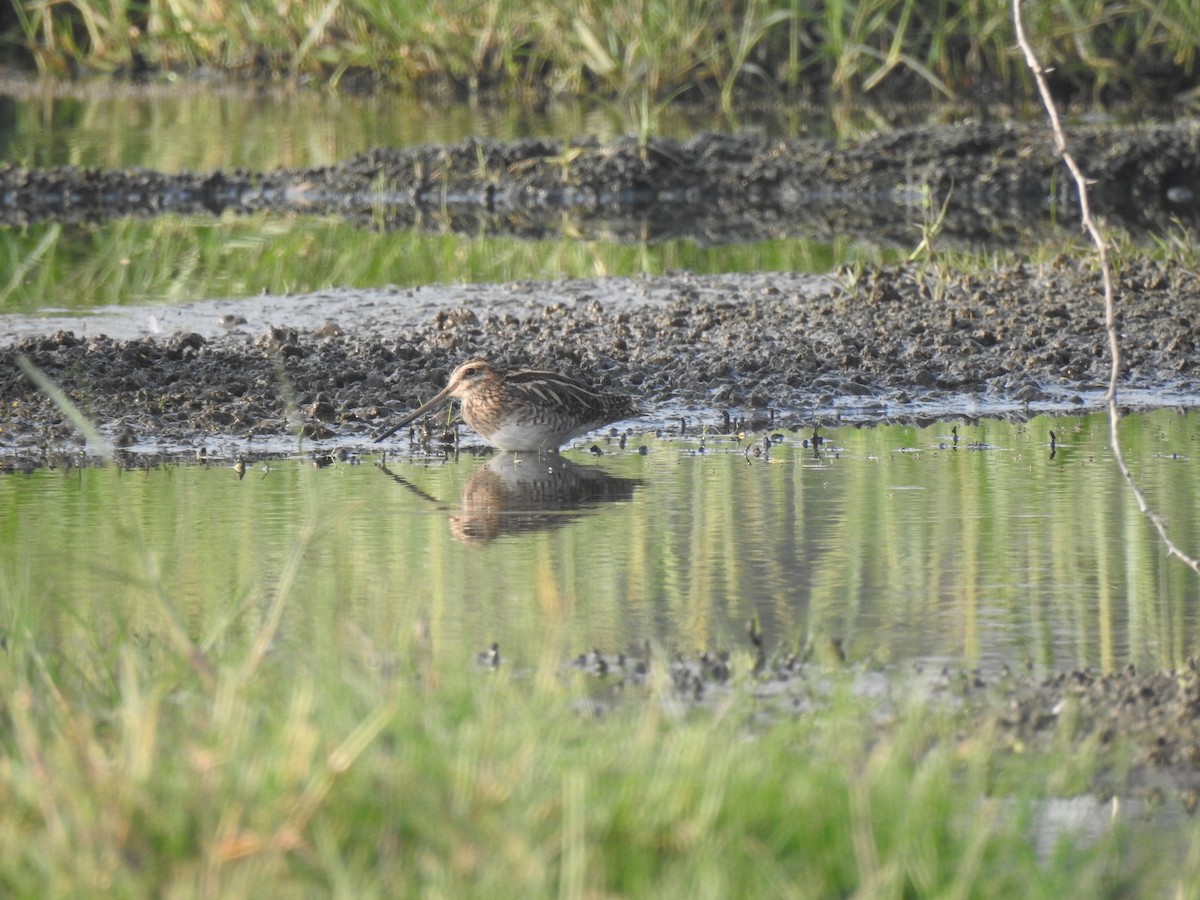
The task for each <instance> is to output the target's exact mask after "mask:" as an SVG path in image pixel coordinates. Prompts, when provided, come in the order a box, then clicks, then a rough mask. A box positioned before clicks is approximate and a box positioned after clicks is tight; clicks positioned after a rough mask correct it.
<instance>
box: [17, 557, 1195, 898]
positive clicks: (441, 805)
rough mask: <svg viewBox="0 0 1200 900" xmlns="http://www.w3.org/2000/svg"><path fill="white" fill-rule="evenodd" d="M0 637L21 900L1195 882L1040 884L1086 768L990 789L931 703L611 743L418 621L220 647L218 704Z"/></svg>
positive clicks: (710, 713) (1104, 877) (1098, 877)
mask: <svg viewBox="0 0 1200 900" xmlns="http://www.w3.org/2000/svg"><path fill="white" fill-rule="evenodd" d="M298 549H299V550H300V551H301V552H302V551H303V548H302V547H298ZM128 576H129V579H130V582H129V584H130V588H131V590H133V591H138V590H145V591H154V590H157V589H158V588H160V587H161V585H156V584H155V583H154V576H153V573H150V572H145V571H143V572H138V573H133V572H130V573H128ZM281 587H283V586H282V585H281ZM276 600H279V601H281V602H282V603H283V604H286V605H304V604H307V603H310V602H313V601H314V600H315V601H316V602H317V604H318V605H325V604H326V603H328V602H330V600H329V598H312V597H306V596H303V595H294V596H293V595H291V594H288V593H281V594H280V595H277V597H276ZM24 601H25V602H27V603H31V602H34V598H24ZM10 621H11V620H10ZM12 624H13V626H15V627H14V628H13V630H12V632H11V633H10V634H9V636H8V652H7V654H6V655H5V656H4V657H3V665H2V666H0V703H2V704H3V710H4V718H5V728H4V730H3V733H2V735H0V748H2V749H3V756H2V759H0V798H2V800H3V804H2V806H0V852H2V853H3V855H4V859H5V865H4V867H3V870H2V871H0V889H2V890H3V891H4V893H6V894H8V895H12V896H32V895H38V896H80V895H88V894H93V893H95V892H96V891H98V890H103V891H105V892H111V893H115V894H117V895H154V894H161V893H164V892H165V893H169V894H171V895H172V896H191V895H193V894H202V895H206V896H214V895H215V896H245V895H248V894H251V893H256V892H260V891H267V892H268V893H269V894H271V895H272V896H280V895H293V896H294V895H298V894H301V893H314V892H320V893H323V894H337V895H342V896H370V895H387V896H399V895H408V894H414V893H417V892H418V891H420V892H425V893H432V894H434V895H441V896H484V895H489V894H490V895H495V894H496V893H497V892H500V893H502V894H504V895H508V894H511V893H514V892H515V893H518V894H520V895H521V896H550V895H553V894H558V895H560V896H576V897H578V896H589V895H613V894H617V895H626V896H665V897H671V896H681V897H682V896H687V897H697V896H712V897H728V896H805V897H821V896H848V895H850V894H852V893H855V892H860V893H862V894H864V895H867V896H980V897H989V896H994V897H1011V896H1047V897H1048V896H1092V897H1103V896H1120V895H1128V894H1129V893H1130V892H1131V891H1135V890H1138V891H1140V890H1141V889H1142V888H1145V887H1146V886H1147V884H1153V885H1157V886H1160V887H1162V886H1165V885H1166V884H1167V883H1170V882H1172V881H1173V880H1174V879H1176V878H1181V879H1183V883H1188V882H1189V881H1191V880H1192V879H1194V876H1195V873H1194V872H1180V871H1179V868H1178V866H1179V863H1178V860H1171V859H1169V858H1168V856H1167V855H1164V854H1157V853H1155V854H1137V856H1138V857H1139V858H1140V859H1142V860H1143V863H1142V864H1140V865H1138V866H1132V865H1131V864H1130V861H1129V853H1130V849H1129V847H1130V845H1129V843H1128V842H1129V841H1130V840H1131V838H1132V837H1134V836H1131V835H1129V834H1128V833H1126V832H1125V830H1124V829H1123V828H1122V827H1113V828H1112V829H1110V830H1108V831H1107V833H1105V834H1104V835H1103V836H1101V837H1100V838H1098V839H1097V840H1096V841H1095V843H1090V844H1081V845H1076V844H1075V842H1074V841H1073V839H1072V838H1071V837H1069V836H1068V837H1064V838H1063V839H1062V840H1061V841H1060V842H1059V843H1058V845H1057V847H1056V848H1055V849H1054V850H1053V851H1052V852H1051V853H1050V854H1049V855H1048V856H1049V858H1048V859H1039V856H1038V854H1037V853H1036V852H1035V842H1034V837H1033V834H1032V830H1033V826H1032V820H1031V815H1032V814H1033V809H1034V805H1035V800H1036V798H1038V797H1043V796H1047V795H1050V794H1053V793H1058V792H1061V791H1063V790H1065V791H1067V792H1071V791H1073V790H1079V789H1080V787H1081V786H1082V785H1085V784H1086V783H1087V776H1088V772H1089V771H1090V767H1091V766H1092V763H1090V762H1089V761H1088V760H1087V759H1072V758H1070V757H1069V756H1066V755H1064V756H1063V757H1062V758H1059V759H1031V758H1029V757H1028V755H1027V756H1026V757H1025V758H1022V759H1021V760H1020V765H1021V771H1020V775H1019V776H1017V775H1016V774H1013V775H1011V776H1008V777H1004V776H1002V775H998V773H1000V772H1001V771H1002V768H1003V767H1002V765H1001V763H1002V754H1001V753H998V752H997V751H996V750H994V749H993V747H992V746H991V745H990V742H989V736H988V735H987V734H976V735H973V736H972V740H970V741H968V742H965V743H964V742H960V737H959V735H958V733H957V731H956V728H958V727H961V723H956V721H955V717H954V715H953V714H951V713H949V712H947V711H946V710H944V709H943V710H938V709H930V708H922V707H921V706H920V705H918V704H916V703H911V704H909V705H907V706H903V707H902V708H901V709H900V710H899V713H898V714H897V715H896V716H895V717H893V718H891V719H890V720H889V722H888V724H886V725H880V724H879V722H880V720H879V718H878V710H877V703H878V701H864V700H861V699H859V698H856V697H855V696H854V694H853V693H852V692H851V691H850V690H849V679H844V680H843V679H841V678H840V676H837V675H834V676H833V685H834V686H833V689H832V699H831V700H830V702H829V705H828V707H827V708H824V709H820V710H818V711H815V712H811V713H808V714H805V715H799V716H796V717H792V716H790V715H780V716H771V715H768V716H767V717H766V718H763V717H762V716H760V715H758V712H759V710H758V708H757V706H756V702H755V700H754V699H753V698H752V696H751V695H750V693H749V687H750V685H749V683H748V682H746V681H743V682H742V684H741V687H739V688H738V689H736V690H735V692H734V693H733V695H731V697H730V698H729V700H728V701H727V702H723V703H720V704H719V705H718V706H717V707H716V708H714V709H703V710H690V711H689V710H688V709H687V708H686V707H684V706H683V705H682V704H681V703H680V701H679V700H678V699H677V698H676V697H674V696H673V694H672V688H671V687H670V685H669V681H668V680H667V679H666V678H665V676H660V677H659V678H657V679H652V684H651V686H650V687H648V688H646V689H630V690H631V691H632V692H633V695H632V696H628V697H627V698H626V700H625V701H624V702H623V703H622V704H621V705H620V706H619V707H618V708H617V709H616V710H615V711H614V712H612V713H610V714H609V715H608V716H607V717H605V718H596V717H595V716H594V715H592V714H591V713H590V712H588V710H590V708H591V704H590V701H589V699H588V691H589V688H590V687H591V685H589V684H587V683H586V682H588V681H592V680H593V679H592V678H591V676H583V675H580V676H578V679H579V680H578V681H572V680H570V679H566V678H563V677H560V676H558V675H557V674H555V672H554V671H553V669H550V670H549V671H548V672H539V673H538V674H536V675H534V677H532V678H519V677H513V675H512V674H511V673H510V672H509V671H508V670H507V668H506V667H504V666H502V668H501V670H500V671H498V672H495V673H490V672H484V671H472V669H473V666H472V665H471V663H470V662H469V661H465V660H461V659H455V660H446V659H441V658H438V657H437V656H436V655H435V654H433V653H432V652H431V651H430V649H429V646H428V645H427V644H426V643H425V642H424V641H423V640H422V637H421V633H420V629H419V627H416V626H417V625H418V623H417V622H416V621H415V620H413V621H410V623H409V624H410V626H413V627H408V628H400V629H398V631H397V634H394V635H382V634H381V635H374V636H370V637H368V636H365V635H364V636H363V640H364V641H365V642H368V643H370V644H371V648H370V650H371V652H370V653H367V654H363V655H362V657H361V658H355V657H354V656H353V655H352V654H343V655H342V656H341V657H337V656H336V655H333V660H332V661H331V659H330V655H327V654H324V653H318V654H316V655H315V656H314V657H313V658H310V659H298V658H294V657H288V658H274V657H273V656H271V655H267V656H265V657H259V656H257V655H256V649H257V648H258V647H259V646H260V644H261V641H260V640H259V639H260V638H263V637H265V638H266V640H267V642H269V641H270V637H271V635H270V629H271V624H270V616H268V617H267V621H266V622H265V623H264V624H263V625H262V626H261V630H260V632H259V633H258V634H256V635H252V636H251V637H250V639H248V640H247V641H246V643H245V644H243V643H241V642H239V641H236V640H230V639H226V638H223V637H218V638H217V639H216V640H215V641H212V642H211V643H210V644H208V645H207V650H208V654H209V656H208V659H209V660H210V661H211V672H212V677H211V679H206V678H202V677H200V676H199V675H198V674H197V672H196V670H195V669H194V668H192V667H190V666H189V665H188V664H187V662H186V661H185V659H184V657H183V655H181V654H177V653H176V652H175V651H173V650H172V649H171V648H170V647H169V646H167V645H166V643H167V642H163V641H160V640H158V639H156V637H155V636H154V633H153V632H151V633H137V632H129V633H124V634H117V635H111V636H109V638H108V639H106V640H103V641H101V640H97V641H96V642H94V643H93V644H91V645H87V646H79V647H75V648H73V649H72V650H71V651H70V652H69V653H56V652H51V651H48V648H46V647H44V646H42V645H41V644H39V642H38V641H37V640H35V639H33V638H32V637H31V635H30V634H28V633H26V632H25V630H24V629H23V628H22V627H21V621H20V614H18V615H17V616H16V618H15V621H13V622H12ZM551 652H553V650H551ZM368 660H370V662H368ZM743 671H744V667H743ZM664 682H665V683H664ZM1064 749H1067V748H1066V747H1064ZM1142 839H1143V840H1147V841H1148V840H1149V839H1148V838H1146V837H1145V836H1143V838H1142ZM1148 860H1156V861H1157V862H1156V868H1151V867H1150V866H1151V863H1150V862H1147V861H1148ZM1192 883H1194V882H1192ZM1134 885H1137V888H1135V887H1134Z"/></svg>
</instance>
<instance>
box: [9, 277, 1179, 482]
mask: <svg viewBox="0 0 1200 900" xmlns="http://www.w3.org/2000/svg"><path fill="white" fill-rule="evenodd" d="M1118 274H1119V280H1120V281H1119V287H1120V292H1121V297H1122V303H1121V313H1120V316H1121V319H1120V330H1121V336H1122V341H1123V357H1124V368H1123V371H1122V381H1121V384H1122V390H1123V391H1124V393H1123V396H1124V397H1125V398H1126V401H1125V402H1126V403H1129V404H1137V403H1139V402H1141V403H1144V404H1145V405H1157V406H1162V405H1196V403H1197V402H1200V374H1198V373H1200V367H1198V366H1197V360H1198V352H1200V275H1198V274H1197V273H1194V272H1188V271H1183V270H1181V269H1179V268H1178V267H1176V266H1172V265H1170V264H1168V263H1150V262H1144V261H1142V262H1132V263H1129V264H1127V265H1125V266H1123V267H1122V268H1121V269H1120V271H1119V273H1118ZM471 292H472V293H471V294H470V296H471V301H470V303H469V305H458V306H454V307H448V308H443V309H441V310H439V311H436V312H425V313H422V312H419V311H418V312H414V311H413V308H414V307H417V306H419V304H418V303H417V302H416V300H415V299H414V298H416V297H419V296H421V295H422V293H423V292H422V291H411V292H400V291H391V292H379V293H372V294H361V295H355V298H356V299H355V301H354V302H350V301H349V300H348V299H347V300H345V301H344V302H342V303H341V304H340V305H339V303H338V302H334V301H329V302H325V303H323V305H322V309H323V310H324V311H325V312H327V314H328V315H329V316H330V320H329V321H327V322H324V323H322V324H321V326H320V327H316V326H315V323H314V322H313V321H311V319H309V320H306V321H304V322H300V323H289V322H287V321H279V320H276V321H274V322H272V323H270V324H269V325H268V324H266V323H254V324H251V323H247V324H246V325H244V326H236V325H235V327H234V328H233V329H232V330H231V331H227V332H223V331H221V330H220V329H219V328H217V326H216V324H215V319H216V314H217V311H218V310H219V309H220V304H214V305H213V306H214V309H213V319H214V324H213V325H212V327H211V329H210V333H209V334H202V333H200V332H199V331H196V330H189V331H184V332H181V333H175V334H170V335H165V336H161V337H145V338H134V339H125V338H113V337H106V336H104V335H99V334H93V335H91V336H81V335H76V334H75V333H72V332H67V331H58V332H55V333H42V334H35V335H33V336H26V337H22V338H19V339H16V340H14V341H11V342H10V343H8V344H7V345H4V346H0V456H3V457H4V458H6V459H7V460H8V464H9V465H11V464H13V463H14V461H15V460H18V459H19V460H23V461H24V462H23V464H24V465H28V464H31V463H34V462H36V461H37V460H42V459H45V458H46V456H47V455H48V454H52V453H57V452H61V451H62V450H63V449H64V448H66V449H69V448H71V447H75V446H77V442H78V441H79V436H78V435H77V432H76V429H75V428H74V427H73V426H72V425H71V424H70V422H69V421H68V420H67V418H66V417H65V416H64V415H63V413H62V412H61V411H60V410H59V409H58V408H57V407H56V406H55V404H54V403H53V402H52V401H51V400H50V398H49V397H47V395H46V394H45V393H43V392H42V391H41V390H39V389H38V388H37V387H35V386H34V384H33V383H32V382H31V380H30V379H29V378H28V377H27V376H26V374H25V373H24V372H23V370H22V369H21V368H20V366H19V358H20V357H22V356H23V357H25V358H26V359H27V360H28V361H29V362H31V363H32V364H33V365H34V366H36V367H37V368H38V369H40V370H41V372H42V373H44V374H45V375H46V376H47V377H48V378H49V379H50V380H51V381H53V382H54V383H55V384H57V385H58V386H60V387H61V388H62V390H63V391H64V392H65V394H66V395H67V396H68V397H69V398H70V399H71V400H72V401H74V403H75V404H77V405H78V406H79V407H80V409H82V410H83V411H84V412H85V413H86V414H87V415H88V416H89V417H90V418H91V419H92V420H93V421H95V422H97V423H99V424H100V426H101V429H102V431H103V433H104V434H105V435H106V437H107V438H108V439H109V440H110V441H111V442H112V443H113V444H114V445H115V446H117V447H131V448H134V449H141V450H146V451H153V450H161V451H163V452H166V453H168V454H169V453H171V452H175V453H182V452H184V451H186V450H188V449H190V450H191V451H192V452H193V453H194V452H195V450H196V449H197V448H199V447H202V446H206V445H207V446H210V447H211V446H213V445H214V444H218V445H220V444H224V445H225V446H230V445H233V446H238V447H245V448H247V452H252V450H253V447H254V444H255V442H256V441H258V442H261V441H264V440H269V439H271V438H275V439H277V442H278V441H282V443H279V444H277V446H282V447H284V448H286V447H287V446H289V444H288V441H290V442H291V443H290V446H291V447H292V448H293V449H294V447H295V443H294V436H295V435H296V434H297V433H298V432H299V433H302V434H304V435H305V436H306V437H307V438H309V439H311V440H313V441H330V442H334V445H336V446H341V447H345V446H348V445H360V446H364V447H365V446H370V447H371V448H372V449H377V448H376V447H375V445H368V443H367V442H368V440H369V436H370V434H371V432H372V431H373V430H374V429H375V428H377V427H378V426H379V425H381V424H383V423H384V422H385V421H386V420H387V418H389V417H390V416H393V415H395V414H397V413H399V412H402V411H404V410H406V409H409V408H411V407H412V406H413V405H414V404H417V403H418V402H420V401H423V400H425V399H427V398H428V397H430V396H431V395H432V394H433V393H435V392H436V391H437V390H438V389H440V388H441V387H442V386H443V384H444V383H445V380H446V377H447V375H448V373H449V371H450V369H451V368H452V367H453V366H455V365H456V364H457V363H459V362H461V361H462V360H464V359H466V358H468V357H470V356H475V355H483V356H488V357H491V358H492V359H493V360H495V361H496V362H498V363H500V364H502V365H506V366H524V365H532V366H536V367H542V368H553V369H557V370H559V371H564V372H568V373H572V374H576V375H579V376H581V377H583V378H585V379H586V380H588V381H590V382H592V383H593V384H595V385H596V386H597V387H602V388H608V389H615V390H623V391H627V392H629V393H630V394H632V395H634V396H635V397H637V398H638V400H639V402H640V403H641V404H642V405H643V407H644V408H646V409H647V410H648V411H649V415H648V416H647V417H646V419H645V420H644V421H642V422H641V423H637V422H634V423H630V424H631V426H632V427H634V428H636V429H646V428H650V429H653V428H655V427H667V426H669V425H670V423H672V422H675V421H678V417H679V416H680V415H687V416H690V417H693V421H695V422H696V423H697V424H710V425H718V426H719V425H720V424H721V423H722V422H724V421H726V418H725V417H726V414H729V416H730V417H731V418H733V419H743V420H746V421H747V422H748V423H749V425H750V427H752V428H755V427H758V428H768V427H769V428H772V429H787V428H811V427H812V426H813V425H818V424H836V423H837V422H839V421H841V422H848V421H853V422H873V421H927V420H931V419H932V418H934V417H945V416H947V415H967V416H974V415H980V414H984V415H999V414H1004V415H1009V416H1015V417H1021V416H1028V415H1030V414H1033V413H1037V412H1043V411H1045V412H1055V411H1058V412H1066V411H1078V410H1081V409H1085V408H1095V407H1097V406H1098V405H1099V404H1100V402H1101V397H1102V392H1103V389H1104V387H1105V384H1106V380H1107V373H1108V356H1107V342H1106V335H1105V329H1104V326H1103V315H1102V309H1101V306H1102V304H1101V297H1100V286H1099V280H1098V278H1097V275H1096V273H1095V272H1094V271H1093V267H1092V265H1091V264H1090V263H1088V262H1083V263H1079V262H1072V261H1063V262H1058V263H1053V264H1046V265H1044V266H1032V265H1022V266H1018V267H1015V268H1011V269H1005V270H1002V271H998V272H995V273H989V274H982V275H947V274H945V273H944V272H939V271H937V270H935V269H930V268H926V267H920V266H915V265H914V266H908V267H896V268H882V269H872V270H868V271H866V272H863V273H859V274H856V275H851V274H843V275H842V276H840V277H838V278H818V279H814V278H813V277H811V276H800V275H793V274H788V273H762V274H755V275H722V276H706V277H699V276H693V275H689V274H679V275H674V276H665V277H660V278H639V279H627V278H614V279H598V280H594V281H578V282H562V283H551V284H517V285H505V286H492V287H487V286H477V287H474V288H471ZM253 302H255V301H242V303H243V305H244V304H247V303H253ZM296 302H297V305H300V304H299V300H297V301H296ZM287 308H288V306H287V305H283V306H281V307H279V309H283V310H286V309H287ZM141 314H142V313H139V315H141ZM284 314H286V313H284ZM281 315H283V314H281ZM401 323H402V324H401ZM1138 398H1142V400H1140V401H1139V400H1138ZM397 437H398V438H400V439H402V435H398V436H397ZM464 438H468V435H464ZM238 452H241V451H240V450H239V451H238Z"/></svg>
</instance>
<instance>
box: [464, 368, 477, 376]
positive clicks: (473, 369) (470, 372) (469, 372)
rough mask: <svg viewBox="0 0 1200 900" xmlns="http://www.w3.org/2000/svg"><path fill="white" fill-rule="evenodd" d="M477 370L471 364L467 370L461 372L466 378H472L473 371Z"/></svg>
mask: <svg viewBox="0 0 1200 900" xmlns="http://www.w3.org/2000/svg"><path fill="white" fill-rule="evenodd" d="M478 371H479V370H478V369H476V368H475V367H474V366H471V368H469V369H467V371H465V372H463V374H464V375H466V376H467V377H468V378H474V377H475V373H476V372H478Z"/></svg>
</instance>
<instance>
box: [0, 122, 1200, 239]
mask: <svg viewBox="0 0 1200 900" xmlns="http://www.w3.org/2000/svg"><path fill="white" fill-rule="evenodd" d="M1070 139H1071V142H1072V152H1073V153H1074V154H1075V155H1076V157H1077V158H1078V160H1079V162H1080V164H1081V166H1082V168H1083V170H1084V172H1085V173H1087V175H1088V177H1089V178H1090V179H1091V180H1092V182H1093V186H1092V188H1091V203H1092V207H1093V209H1094V210H1095V211H1096V213H1097V214H1098V215H1100V216H1101V217H1103V218H1104V220H1105V221H1106V222H1107V223H1108V224H1110V225H1112V226H1114V227H1120V228H1123V229H1125V230H1128V231H1130V232H1131V233H1134V234H1140V233H1144V232H1145V231H1146V230H1159V231H1162V230H1166V229H1169V228H1171V227H1173V223H1176V222H1180V221H1181V222H1185V223H1195V222H1197V221H1200V129H1197V128H1195V127H1193V126H1190V125H1187V124H1183V125H1161V126H1141V127H1121V126H1117V125H1105V126H1100V127H1094V126H1093V127H1076V128H1073V129H1071V133H1070ZM1073 190H1074V189H1073V183H1072V182H1071V180H1070V179H1069V177H1067V172H1066V170H1065V168H1064V167H1063V164H1062V163H1061V161H1060V160H1059V158H1058V155H1057V153H1056V151H1055V147H1054V144H1053V142H1052V140H1051V139H1050V136H1049V133H1048V131H1047V129H1046V128H1045V127H1044V126H1042V125H1036V126H1031V125H1025V124H1018V123H1005V124H979V123H967V124H962V125H955V126H945V127H936V128H906V129H898V130H896V131H892V132H887V133H883V134H877V135H872V136H869V137H866V138H863V139H862V140H859V141H856V142H853V143H839V142H838V141H835V140H833V139H824V138H792V139H786V140H785V139H776V138H769V137H765V136H761V135H754V134H701V135H698V136H696V137H694V138H691V139H689V140H686V141H675V140H668V139H659V138H648V139H646V140H645V141H639V140H637V139H635V138H632V137H630V138H622V139H618V140H615V141H612V142H609V143H601V142H599V141H596V140H595V139H590V138H581V139H577V140H574V141H570V142H562V141H557V140H549V139H534V138H529V139H523V140H515V141H499V140H492V139H470V140H466V141H462V142H460V143H458V144H452V145H424V146H417V147H408V148H403V149H397V148H378V149H375V150H371V151H368V152H366V153H363V154H361V155H359V156H356V157H354V158H352V159H350V160H347V161H346V162H345V163H342V164H340V165H337V166H329V167H324V168H312V169H280V170H276V171H272V172H247V171H228V172H221V171H218V172H209V173H193V172H186V171H185V172H178V173H167V172H154V171H148V170H140V169H136V170H125V171H97V170H92V169H80V168H74V167H61V168H51V169H44V170H29V169H23V168H19V167H10V166H5V167H0V224H10V225H24V224H28V223H31V222H41V221H54V222H70V223H79V222H99V221H105V220H108V219H112V218H116V217H123V216H155V215H162V214H165V213H173V214H185V215H220V214H222V213H227V212H233V213H251V212H260V211H268V212H273V213H299V214H320V215H326V216H338V217H342V218H344V219H346V220H347V221H349V222H352V223H356V224H359V225H363V226H365V227H372V228H386V229H398V228H424V229H432V230H437V231H445V230H447V229H449V230H453V231H458V232H461V233H467V234H471V235H479V234H507V235H516V236H519V237H524V238H530V239H537V238H543V237H547V236H555V237H557V236H558V235H560V234H561V233H562V228H563V221H564V217H566V218H567V219H568V220H569V221H570V222H571V223H572V228H573V229H574V230H576V231H577V232H578V233H579V234H580V235H581V236H582V237H585V238H603V239H606V240H617V241H631V242H642V241H645V240H659V239H666V238H676V239H679V238H685V239H689V240H692V241H696V242H698V243H701V244H716V243H729V242H732V241H746V240H763V239H767V238H778V237H787V236H800V235H803V236H807V237H811V238H814V239H830V238H832V237H834V236H848V235H856V236H861V237H863V238H864V239H867V240H870V241H872V242H875V243H878V244H881V245H896V246H901V247H906V248H908V247H911V246H912V244H913V227H914V223H917V224H919V223H920V222H921V221H923V220H925V219H928V220H930V221H932V220H934V219H938V226H937V227H938V228H939V234H940V239H941V240H942V241H943V242H944V243H946V244H948V245H971V244H974V243H978V242H980V241H984V240H986V241H987V242H988V243H989V244H990V245H992V246H995V245H996V244H997V243H1004V242H1007V243H1011V244H1018V243H1020V242H1022V241H1024V240H1027V239H1028V238H1029V237H1030V235H1032V234H1039V235H1044V234H1045V233H1046V232H1047V231H1051V232H1053V231H1064V232H1065V230H1074V224H1073V223H1074V222H1076V221H1077V218H1078V217H1077V214H1076V208H1077V201H1076V198H1075V196H1074V192H1073ZM943 203H945V204H946V206H945V212H944V215H943V214H942V213H941V207H942V205H943Z"/></svg>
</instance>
